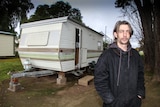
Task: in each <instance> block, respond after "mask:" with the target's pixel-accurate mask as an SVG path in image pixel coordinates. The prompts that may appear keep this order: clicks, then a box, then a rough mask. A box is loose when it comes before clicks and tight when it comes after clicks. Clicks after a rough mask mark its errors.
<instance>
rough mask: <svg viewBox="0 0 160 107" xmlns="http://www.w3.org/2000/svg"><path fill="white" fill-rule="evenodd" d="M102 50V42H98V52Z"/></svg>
mask: <svg viewBox="0 0 160 107" xmlns="http://www.w3.org/2000/svg"><path fill="white" fill-rule="evenodd" d="M101 48H102V44H101V41H98V50H101Z"/></svg>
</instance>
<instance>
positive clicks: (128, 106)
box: [103, 96, 142, 107]
mask: <svg viewBox="0 0 160 107" xmlns="http://www.w3.org/2000/svg"><path fill="white" fill-rule="evenodd" d="M141 102H142V101H141V99H140V98H138V97H137V96H136V97H134V98H132V99H130V100H128V101H126V100H122V99H117V100H115V101H114V102H113V103H111V104H105V103H103V107H141Z"/></svg>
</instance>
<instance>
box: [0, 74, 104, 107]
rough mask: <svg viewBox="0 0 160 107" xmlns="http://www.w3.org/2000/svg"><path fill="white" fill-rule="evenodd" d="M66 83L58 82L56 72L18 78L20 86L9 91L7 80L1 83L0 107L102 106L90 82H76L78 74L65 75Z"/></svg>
mask: <svg viewBox="0 0 160 107" xmlns="http://www.w3.org/2000/svg"><path fill="white" fill-rule="evenodd" d="M66 77H67V84H66V85H57V84H56V78H57V75H53V76H46V77H40V78H20V79H19V82H20V84H21V86H22V89H21V90H19V91H17V92H12V91H9V90H8V87H9V81H10V80H5V81H3V82H2V84H1V94H0V107H101V106H102V101H101V99H100V98H99V96H98V95H97V93H96V91H95V88H94V84H93V81H91V82H90V83H89V86H81V85H78V83H77V81H78V79H79V78H80V77H76V76H74V75H66Z"/></svg>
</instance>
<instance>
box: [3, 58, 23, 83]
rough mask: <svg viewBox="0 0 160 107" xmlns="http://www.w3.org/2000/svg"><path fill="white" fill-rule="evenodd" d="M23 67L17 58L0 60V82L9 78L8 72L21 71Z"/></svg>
mask: <svg viewBox="0 0 160 107" xmlns="http://www.w3.org/2000/svg"><path fill="white" fill-rule="evenodd" d="M22 70H23V66H22V64H21V62H20V59H19V58H9V59H0V82H2V81H3V80H5V79H8V78H10V75H7V73H8V72H14V71H22Z"/></svg>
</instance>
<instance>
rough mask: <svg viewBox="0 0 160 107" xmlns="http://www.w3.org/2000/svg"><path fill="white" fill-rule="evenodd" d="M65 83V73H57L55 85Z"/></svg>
mask: <svg viewBox="0 0 160 107" xmlns="http://www.w3.org/2000/svg"><path fill="white" fill-rule="evenodd" d="M66 81H67V79H66V77H65V72H59V73H58V78H57V84H60V85H65V84H66Z"/></svg>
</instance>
